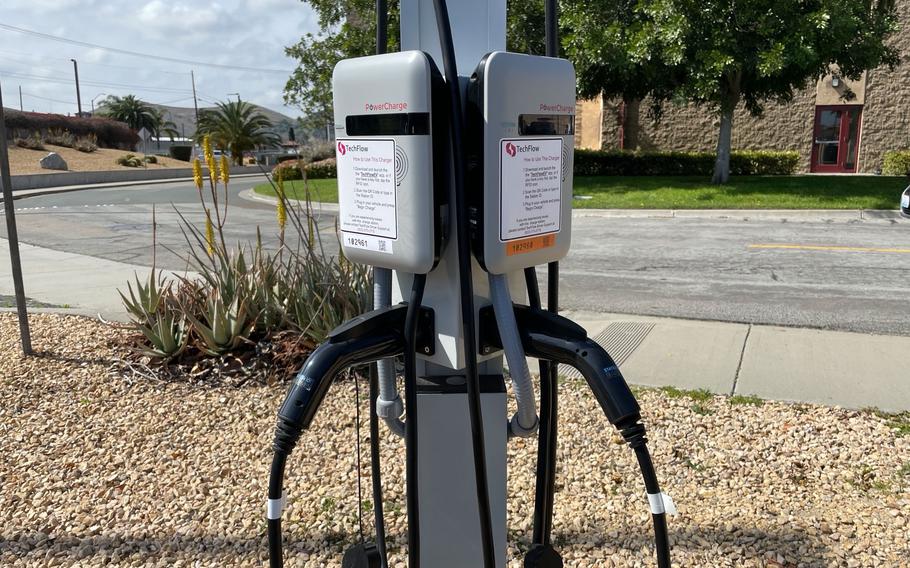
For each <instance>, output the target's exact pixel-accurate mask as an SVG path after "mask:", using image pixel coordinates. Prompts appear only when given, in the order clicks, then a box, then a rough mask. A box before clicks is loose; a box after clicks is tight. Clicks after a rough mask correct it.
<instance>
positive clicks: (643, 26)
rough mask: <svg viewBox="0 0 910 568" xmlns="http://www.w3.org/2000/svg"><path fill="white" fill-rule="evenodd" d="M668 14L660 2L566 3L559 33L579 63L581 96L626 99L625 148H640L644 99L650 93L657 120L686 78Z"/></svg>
mask: <svg viewBox="0 0 910 568" xmlns="http://www.w3.org/2000/svg"><path fill="white" fill-rule="evenodd" d="M664 18H665V15H664V14H663V13H661V12H660V11H659V10H656V9H655V3H649V2H641V1H640V0H566V1H564V2H562V3H561V13H560V24H561V27H562V29H561V30H560V37H561V39H562V44H563V48H564V50H565V55H566V57H568V58H569V59H571V60H572V62H573V64H574V65H575V73H576V75H577V77H578V96H579V97H581V98H594V97H597V96H598V95H603V96H604V97H606V98H608V99H612V98H619V99H622V101H623V103H624V106H625V113H624V117H623V129H624V133H625V145H624V148H625V149H636V148H637V147H638V132H639V127H638V116H639V106H640V102H641V101H642V100H643V99H645V98H646V97H649V100H650V102H651V107H650V109H649V114H650V115H651V116H652V117H653V118H655V119H658V118H659V117H660V114H661V109H662V105H663V103H665V102H666V101H667V100H669V99H671V98H672V97H673V96H674V93H675V92H676V89H677V88H678V87H679V85H680V83H681V81H682V80H683V77H682V73H681V69H680V67H679V62H680V61H681V59H682V56H683V53H682V50H681V46H680V45H679V44H678V43H676V42H674V41H673V40H674V37H675V36H674V35H673V33H668V32H667V30H666V29H665V28H666V25H667V22H665V21H664ZM669 23H670V24H671V25H675V24H677V23H678V22H675V21H673V20H672V19H671V20H670V22H669ZM672 29H673V28H671V32H672Z"/></svg>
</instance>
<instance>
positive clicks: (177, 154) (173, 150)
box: [167, 146, 193, 162]
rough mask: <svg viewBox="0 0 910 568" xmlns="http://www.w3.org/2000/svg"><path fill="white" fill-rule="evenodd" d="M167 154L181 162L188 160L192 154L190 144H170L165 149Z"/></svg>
mask: <svg viewBox="0 0 910 568" xmlns="http://www.w3.org/2000/svg"><path fill="white" fill-rule="evenodd" d="M167 153H168V156H170V157H172V158H174V159H175V160H180V161H181V162H189V161H190V158H191V157H192V155H193V147H192V146H171V147H170V148H168V149H167Z"/></svg>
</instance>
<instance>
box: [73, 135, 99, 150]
mask: <svg viewBox="0 0 910 568" xmlns="http://www.w3.org/2000/svg"><path fill="white" fill-rule="evenodd" d="M73 148H74V149H76V150H78V151H80V152H85V153H86V154H90V153H92V152H94V151H95V150H97V149H98V137H97V136H95V135H94V134H89V135H88V136H80V137H79V138H76V141H75V142H73Z"/></svg>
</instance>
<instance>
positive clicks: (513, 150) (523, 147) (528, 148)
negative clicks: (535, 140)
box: [506, 142, 540, 158]
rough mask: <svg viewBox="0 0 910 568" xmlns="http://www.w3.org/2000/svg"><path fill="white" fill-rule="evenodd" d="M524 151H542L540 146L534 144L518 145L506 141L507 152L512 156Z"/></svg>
mask: <svg viewBox="0 0 910 568" xmlns="http://www.w3.org/2000/svg"><path fill="white" fill-rule="evenodd" d="M522 152H540V146H535V145H533V144H522V145H521V146H516V145H515V144H512V143H511V142H506V154H508V155H509V157H510V158H514V157H515V155H516V154H519V153H522Z"/></svg>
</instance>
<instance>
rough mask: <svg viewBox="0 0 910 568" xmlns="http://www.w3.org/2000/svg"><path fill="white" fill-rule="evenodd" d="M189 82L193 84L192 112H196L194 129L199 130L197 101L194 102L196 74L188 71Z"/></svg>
mask: <svg viewBox="0 0 910 568" xmlns="http://www.w3.org/2000/svg"><path fill="white" fill-rule="evenodd" d="M190 80H191V81H192V82H193V110H194V111H196V128H197V129H198V128H199V101H197V100H196V74H195V73H194V72H193V70H192V69H190Z"/></svg>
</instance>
